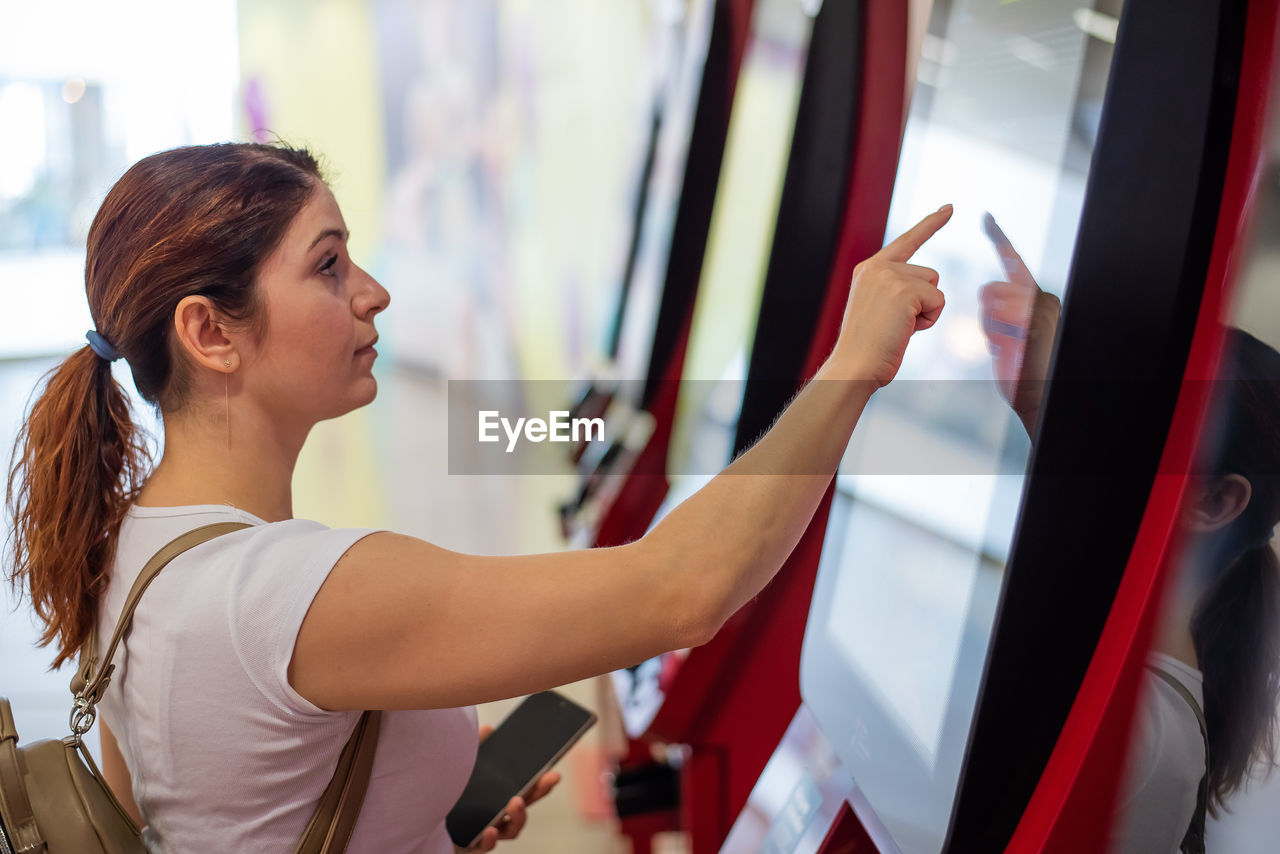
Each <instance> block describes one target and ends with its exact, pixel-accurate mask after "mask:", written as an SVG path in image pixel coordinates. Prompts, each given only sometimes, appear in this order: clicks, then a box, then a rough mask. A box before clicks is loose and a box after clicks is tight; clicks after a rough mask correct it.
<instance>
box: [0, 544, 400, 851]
mask: <svg viewBox="0 0 1280 854" xmlns="http://www.w3.org/2000/svg"><path fill="white" fill-rule="evenodd" d="M248 527H251V526H250V525H248V524H246V523H244V522H218V523H216V524H213V525H204V526H203V527H200V528H196V529H194V530H192V531H188V532H187V533H185V534H183V535H182V536H180V537H178V538H176V539H174V540H173V541H172V542H170V543H168V544H167V545H166V546H164V547H163V548H162V549H160V551H158V552H156V553H155V555H154V556H153V557H152V558H151V560H149V561H147V565H146V566H144V567H143V568H142V572H140V573H139V574H138V578H137V580H136V581H134V582H133V587H132V588H130V590H129V595H128V597H127V598H126V599H125V603H124V608H123V609H122V610H121V611H120V619H119V620H118V621H117V622H116V628H115V631H114V632H113V633H112V635H111V642H110V643H109V644H107V649H106V651H105V652H104V653H103V654H102V659H101V660H102V664H101V666H99V664H98V655H97V632H96V631H95V630H91V631H90V633H89V639H88V642H87V643H86V644H85V647H84V649H83V650H82V651H81V654H80V666H79V667H78V668H77V669H76V674H75V676H74V677H72V679H71V693H72V694H73V695H74V696H75V698H76V708H75V710H74V711H73V712H72V729H73V731H75V732H76V733H77V735H82V734H83V733H84V732H86V731H87V730H88V728H89V727H90V726H92V725H93V719H94V716H95V713H94V706H96V705H97V703H98V701H99V700H101V699H102V695H103V692H105V691H106V690H107V685H109V684H110V682H111V673H112V671H113V670H115V665H114V664H112V663H111V661H112V659H113V658H114V657H115V653H116V648H117V647H118V646H119V645H120V641H121V639H122V638H123V637H124V635H125V634H126V633H127V632H128V631H129V626H130V625H131V624H132V622H133V612H134V610H135V609H137V607H138V601H139V600H140V599H141V598H142V594H143V593H144V592H146V589H147V587H148V586H149V585H150V584H151V582H152V581H154V580H155V577H156V576H157V575H159V574H160V571H161V570H162V569H164V568H165V567H166V566H168V565H169V562H170V561H172V560H173V559H174V558H175V557H177V556H178V555H180V554H182V553H183V552H185V551H187V550H188V549H191V548H194V547H195V546H198V545H200V544H201V543H206V542H208V541H209V540H212V539H213V538H214V537H218V536H221V535H223V534H229V533H231V532H232V531H238V530H240V529H241V528H248ZM3 710H4V711H6V712H7V710H8V703H4V707H3ZM381 720H382V713H381V712H365V713H364V714H363V715H361V717H360V721H359V722H358V723H357V724H356V727H355V730H354V731H353V732H352V733H351V738H350V739H348V740H347V743H346V745H345V746H344V747H343V748H342V754H341V755H340V756H339V757H338V767H337V768H335V769H334V772H333V778H332V779H331V780H330V781H329V785H328V787H326V788H325V790H324V794H323V795H322V796H321V798H320V803H319V804H318V805H317V806H316V811H315V813H313V814H312V816H311V821H310V822H309V823H308V824H307V829H306V831H305V832H304V833H303V835H302V839H301V841H299V842H298V847H297V848H296V849H295V851H296V852H297V854H337V852H341V851H344V850H345V849H346V847H347V842H348V840H350V838H351V832H352V830H353V829H354V828H355V824H356V818H357V817H358V816H359V814H360V807H361V806H362V805H363V803H364V795H365V791H366V790H367V789H368V787H369V777H370V775H371V773H372V770H373V754H374V751H375V749H376V748H377V746H378V730H379V728H380V724H381ZM10 729H12V727H10ZM14 738H15V740H16V733H15V735H14ZM5 743H6V744H8V743H9V742H7V741H6V742H5ZM0 764H3V763H0ZM0 773H2V771H0ZM33 821H34V820H33ZM32 826H33V827H34V823H33V825H32Z"/></svg>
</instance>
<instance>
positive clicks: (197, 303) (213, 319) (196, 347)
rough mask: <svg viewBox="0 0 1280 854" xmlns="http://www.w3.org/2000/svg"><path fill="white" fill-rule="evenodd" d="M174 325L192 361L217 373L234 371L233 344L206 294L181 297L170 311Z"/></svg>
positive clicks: (237, 358) (236, 355)
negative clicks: (175, 306)
mask: <svg viewBox="0 0 1280 854" xmlns="http://www.w3.org/2000/svg"><path fill="white" fill-rule="evenodd" d="M173 326H174V332H175V333H176V334H177V336H178V341H179V343H180V344H181V345H182V349H183V350H185V351H186V353H187V356H189V357H190V358H191V359H192V361H194V362H196V363H197V364H200V365H203V366H205V367H206V368H209V369H210V370H214V371H217V372H218V373H228V372H230V371H233V370H235V368H236V366H237V364H238V362H239V357H238V354H237V353H236V347H235V344H234V342H233V341H232V340H231V338H230V337H228V335H227V331H226V329H225V328H224V325H223V321H222V319H221V316H220V315H219V314H218V311H217V309H215V308H214V307H213V303H212V302H210V301H209V298H208V297H203V296H189V297H183V298H182V300H181V301H179V302H178V306H177V308H175V309H174V311H173ZM228 362H230V365H228V364H227V363H228Z"/></svg>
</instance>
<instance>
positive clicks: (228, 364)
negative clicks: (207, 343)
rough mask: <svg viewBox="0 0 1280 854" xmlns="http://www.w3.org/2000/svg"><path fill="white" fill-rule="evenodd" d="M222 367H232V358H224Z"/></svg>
mask: <svg viewBox="0 0 1280 854" xmlns="http://www.w3.org/2000/svg"><path fill="white" fill-rule="evenodd" d="M222 367H224V368H229V367H231V360H230V359H223V360H222Z"/></svg>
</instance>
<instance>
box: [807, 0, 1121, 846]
mask: <svg viewBox="0 0 1280 854" xmlns="http://www.w3.org/2000/svg"><path fill="white" fill-rule="evenodd" d="M1116 11H1118V10H1116V9H1114V8H1113V9H1112V10H1111V12H1112V13H1113V14H1114V13H1115V12H1116ZM1080 12H1081V10H1080V7H1079V4H1076V3H1049V2H1043V3H1001V2H998V0H954V2H939V3H937V4H935V6H934V11H933V14H932V17H931V19H930V22H929V29H928V35H927V36H926V40H925V44H924V52H923V59H922V61H921V64H920V68H919V72H918V74H919V77H918V80H917V88H916V94H915V97H914V100H913V103H912V107H911V111H910V114H909V118H908V121H907V126H906V131H905V137H904V141H903V150H902V157H901V161H900V164H899V170H898V179H897V184H896V186H895V190H894V195H893V202H892V205H891V208H890V214H889V225H888V229H887V232H886V240H889V239H892V238H893V237H894V236H896V235H897V234H899V233H901V232H903V231H904V230H906V229H907V228H909V227H910V226H911V225H912V224H913V223H915V222H916V221H917V220H919V219H920V217H921V216H922V215H923V214H925V213H928V212H929V211H932V210H934V209H936V208H937V207H938V206H939V205H940V204H943V203H948V202H949V203H952V204H954V206H955V214H954V216H953V218H952V220H951V222H950V223H949V224H948V226H947V227H946V228H944V229H943V230H942V231H941V232H940V233H939V234H937V235H936V236H935V237H934V238H933V239H931V240H930V241H929V243H928V244H926V245H925V247H924V248H922V249H921V251H920V252H918V253H917V254H916V256H915V258H913V259H912V262H913V263H917V264H922V265H927V266H930V267H933V268H934V269H936V270H937V271H938V272H939V274H940V277H941V285H940V286H941V288H942V290H943V291H944V292H945V293H946V296H947V306H946V309H945V311H944V312H943V314H942V317H941V319H940V320H939V322H938V324H937V325H936V326H935V327H934V328H932V329H930V330H928V331H927V332H925V333H921V334H918V335H916V336H915V338H914V339H913V340H912V342H911V345H910V347H908V349H907V353H906V358H905V360H904V362H903V365H902V369H901V370H900V371H899V373H898V376H897V379H895V381H894V382H893V383H892V384H891V385H890V386H888V387H886V388H884V389H882V390H880V391H879V392H877V393H876V395H875V396H874V397H873V399H872V401H871V403H870V404H869V405H868V407H867V409H866V410H865V412H864V413H863V415H862V418H861V420H860V421H859V424H858V427H857V429H856V431H855V435H854V439H853V441H852V442H851V444H850V445H849V447H848V449H847V451H846V453H845V456H844V459H843V460H842V462H841V465H840V469H839V473H838V475H837V477H836V492H835V498H834V501H833V503H832V507H831V512H830V519H829V523H828V528H827V533H826V539H825V542H824V546H823V550H822V557H821V561H820V564H819V571H818V581H817V586H816V589H815V591H814V596H813V600H812V601H813V604H812V610H811V612H810V616H809V621H808V626H807V630H806V636H805V646H804V653H803V656H802V661H801V693H802V695H803V697H804V700H805V702H806V704H807V705H808V706H809V707H810V708H811V709H812V710H813V712H814V713H815V715H816V717H817V719H818V720H819V721H820V724H821V726H822V728H823V730H824V732H825V733H826V735H827V736H828V737H829V739H830V741H831V742H832V743H833V745H834V746H835V749H836V751H837V753H838V755H839V757H840V760H841V762H842V764H843V765H844V767H845V769H846V770H847V771H848V772H849V774H850V775H851V776H852V778H853V780H854V782H855V783H856V785H857V787H858V789H859V790H860V792H861V795H862V796H863V798H864V799H865V805H869V810H864V811H866V812H867V813H868V814H867V815H865V816H863V815H860V816H859V817H860V818H861V819H863V820H864V824H868V825H871V824H875V825H879V826H880V828H881V830H882V832H883V833H882V838H883V840H884V841H885V843H886V844H888V845H889V846H891V847H887V848H884V850H895V849H896V850H900V851H902V852H906V854H937V852H939V851H941V850H942V847H943V843H944V840H945V839H946V836H947V832H948V828H949V825H950V820H951V811H952V805H953V802H954V800H955V797H956V790H957V784H958V781H959V777H960V772H961V767H962V763H963V761H964V757H965V751H966V746H967V744H968V737H969V732H970V726H971V723H972V718H973V714H974V709H975V704H976V701H977V697H978V692H979V687H980V685H981V681H982V674H983V666H984V662H985V660H986V656H987V643H988V638H989V636H990V632H991V629H992V623H993V619H994V616H995V614H996V609H997V604H998V602H999V600H1000V595H1001V589H1002V582H1003V579H1004V571H1005V564H1006V561H1007V560H1008V558H1009V553H1010V544H1011V542H1012V540H1013V534H1014V528H1015V523H1016V521H1017V518H1018V511H1019V504H1020V499H1021V496H1022V492H1023V486H1024V477H1025V475H1024V472H1025V469H1026V463H1027V459H1028V455H1029V453H1030V447H1031V439H1030V437H1029V435H1028V427H1030V428H1031V429H1034V422H1031V423H1030V424H1024V422H1023V421H1022V420H1020V419H1019V418H1018V417H1017V416H1016V415H1015V414H1014V411H1013V409H1012V407H1011V405H1010V400H1011V399H1012V398H1014V397H1015V395H1016V381H1017V379H1018V369H1019V367H1020V366H1021V365H1022V363H1023V361H1024V360H1029V359H1031V358H1033V356H1031V355H1029V352H1028V351H1029V348H1030V347H1032V346H1034V342H1033V341H1029V340H1028V338H1029V334H1031V332H1032V327H1031V320H1032V318H1031V315H1030V312H1031V310H1032V307H1033V305H1032V303H1033V300H1034V299H1039V300H1040V301H1041V302H1040V305H1041V306H1042V307H1043V306H1044V305H1045V304H1049V305H1052V304H1053V302H1054V298H1056V297H1060V296H1064V295H1065V288H1066V283H1067V281H1068V271H1069V267H1070V264H1071V259H1072V253H1073V249H1074V246H1075V242H1076V235H1077V228H1078V226H1079V223H1080V219H1081V211H1082V206H1083V201H1084V191H1085V183H1086V179H1087V177H1088V173H1089V169H1090V164H1091V158H1092V152H1093V147H1094V141H1095V136H1096V132H1097V125H1098V116H1099V114H1100V112H1101V106H1102V100H1103V94H1104V92H1105V86H1106V80H1107V75H1108V70H1109V68H1110V64H1111V59H1112V45H1111V43H1110V42H1109V41H1108V40H1107V39H1105V38H1099V37H1098V36H1097V35H1095V34H1091V33H1090V32H1089V31H1088V30H1087V29H1085V28H1084V27H1082V25H1081V18H1080ZM1089 14H1091V15H1092V14H1097V13H1095V12H1093V11H1089ZM1111 20H1114V17H1112V18H1111ZM992 283H995V284H992ZM1001 283H1003V284H1001ZM1009 285H1013V286H1014V289H1012V290H1010V289H1008V287H1007V286H1009ZM984 288H987V290H984ZM1017 288H1020V289H1021V290H1017ZM1033 289H1036V290H1038V291H1041V292H1043V294H1045V295H1046V296H1035V293H1036V290H1033ZM993 292H994V293H996V294H997V295H998V296H997V298H996V299H993V298H992V294H993ZM1006 301H1007V303H1008V304H1006ZM1046 301H1047V303H1046ZM993 375H994V379H993ZM1041 391H1043V390H1041ZM882 847H883V845H882Z"/></svg>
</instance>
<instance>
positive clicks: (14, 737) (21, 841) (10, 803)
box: [0, 697, 45, 854]
mask: <svg viewBox="0 0 1280 854" xmlns="http://www.w3.org/2000/svg"><path fill="white" fill-rule="evenodd" d="M0 812H2V813H4V816H5V830H6V831H8V833H9V841H10V842H12V843H13V847H14V850H15V851H17V852H21V854H26V852H41V851H44V850H45V846H44V841H43V837H42V836H41V835H40V828H38V827H36V817H35V814H34V813H33V812H32V811H31V801H29V800H28V799H27V781H26V780H25V779H23V775H22V767H21V766H20V765H19V764H18V728H17V727H16V726H15V725H14V723H13V709H11V708H10V707H9V701H8V700H6V699H5V698H4V697H0Z"/></svg>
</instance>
